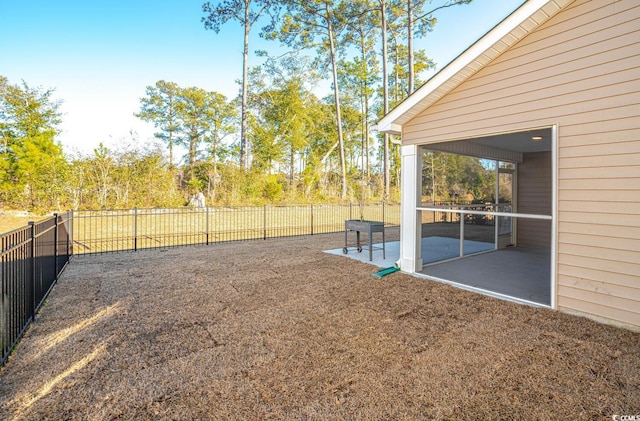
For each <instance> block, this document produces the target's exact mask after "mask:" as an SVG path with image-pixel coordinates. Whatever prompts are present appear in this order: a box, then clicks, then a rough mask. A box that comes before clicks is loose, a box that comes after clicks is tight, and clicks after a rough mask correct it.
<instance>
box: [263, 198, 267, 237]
mask: <svg viewBox="0 0 640 421" xmlns="http://www.w3.org/2000/svg"><path fill="white" fill-rule="evenodd" d="M262 207H263V218H262V228H263V234H264V235H263V239H264V240H266V239H267V205H266V204H265V205H262Z"/></svg>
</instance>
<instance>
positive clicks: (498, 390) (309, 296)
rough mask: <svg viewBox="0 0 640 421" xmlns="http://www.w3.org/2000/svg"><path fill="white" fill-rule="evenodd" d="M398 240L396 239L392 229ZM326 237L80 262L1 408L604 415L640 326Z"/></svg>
mask: <svg viewBox="0 0 640 421" xmlns="http://www.w3.org/2000/svg"><path fill="white" fill-rule="evenodd" d="M388 238H390V239H391V240H397V236H396V237H395V238H393V235H392V234H391V233H390V234H389V235H388ZM343 241H344V236H343V234H341V233H338V234H326V235H325V234H323V235H315V236H306V237H294V238H281V239H272V240H266V241H265V240H257V241H248V242H236V243H227V244H215V245H210V246H201V247H182V248H174V249H157V250H149V251H140V252H137V253H121V254H105V255H97V256H78V257H75V258H74V259H73V260H72V261H71V263H70V265H69V266H68V267H67V269H66V270H65V272H64V273H63V276H62V278H61V279H60V281H59V283H58V284H57V285H56V286H55V287H54V289H53V291H52V293H51V295H50V296H49V298H48V299H47V301H46V303H45V305H44V306H43V307H42V309H41V311H40V313H39V314H38V317H37V319H36V322H35V323H33V324H32V325H31V326H30V327H29V329H28V330H27V332H26V334H25V336H24V337H23V339H22V340H21V341H20V343H19V344H18V346H17V348H16V350H15V352H14V353H13V354H12V355H11V356H10V357H9V359H8V362H7V364H6V365H5V366H4V367H2V368H0V419H101V420H102V419H225V420H227V419H249V420H263V419H309V420H311V419H368V420H369V419H519V418H531V416H532V415H533V416H534V417H535V418H539V419H555V418H557V417H558V414H561V415H562V417H566V418H571V419H602V418H609V419H611V416H612V415H614V414H635V413H637V411H638V402H640V388H639V387H638V385H639V384H640V334H638V333H634V332H631V331H627V330H623V329H618V328H615V327H612V326H606V325H603V324H599V323H596V322H594V321H591V320H588V319H586V318H581V317H575V316H570V315H567V314H562V313H558V312H554V311H551V310H549V309H545V308H535V307H530V306H523V305H518V304H516V303H513V302H507V301H504V300H498V299H495V298H491V297H488V296H484V295H480V294H476V293H472V292H469V291H465V290H462V289H459V288H453V287H452V286H450V285H447V284H444V283H439V282H432V281H429V280H426V279H420V278H416V277H412V276H408V275H406V274H403V273H399V272H398V273H394V274H391V275H388V276H386V277H384V278H374V277H372V276H371V273H372V271H373V268H372V266H371V265H368V264H364V263H361V262H357V261H353V260H349V259H345V258H344V257H338V256H333V255H330V254H327V253H323V250H327V249H335V248H341V247H342V245H343Z"/></svg>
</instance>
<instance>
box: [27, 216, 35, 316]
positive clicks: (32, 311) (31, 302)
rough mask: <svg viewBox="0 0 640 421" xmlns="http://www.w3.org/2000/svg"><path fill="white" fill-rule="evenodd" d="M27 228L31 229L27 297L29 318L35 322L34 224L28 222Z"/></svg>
mask: <svg viewBox="0 0 640 421" xmlns="http://www.w3.org/2000/svg"><path fill="white" fill-rule="evenodd" d="M29 226H30V227H31V229H30V230H29V231H30V235H31V256H30V258H31V264H30V265H29V266H31V282H30V285H31V291H30V295H31V296H30V297H29V305H30V308H29V316H31V319H32V320H36V223H35V222H34V221H29Z"/></svg>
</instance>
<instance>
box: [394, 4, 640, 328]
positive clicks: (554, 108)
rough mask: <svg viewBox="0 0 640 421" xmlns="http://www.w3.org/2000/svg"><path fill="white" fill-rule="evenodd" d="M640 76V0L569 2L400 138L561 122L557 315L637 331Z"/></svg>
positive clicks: (430, 138) (437, 138)
mask: <svg viewBox="0 0 640 421" xmlns="http://www.w3.org/2000/svg"><path fill="white" fill-rule="evenodd" d="M639 69H640V2H638V1H637V0H619V1H615V0H593V1H589V0H576V1H575V2H573V3H571V4H570V5H569V6H567V7H566V8H565V9H564V10H562V11H560V12H559V13H558V14H557V15H556V16H554V17H552V18H551V19H550V20H549V21H547V22H546V23H544V24H543V25H541V26H540V27H539V28H538V29H536V30H535V31H534V32H533V33H531V34H530V35H528V36H527V37H525V38H524V39H523V40H521V41H520V42H519V43H518V44H516V45H514V46H513V47H512V48H511V49H509V50H507V51H505V52H504V53H503V54H502V55H501V56H499V57H498V58H497V59H495V60H494V61H493V62H491V63H489V64H488V65H487V66H485V67H484V68H482V69H481V70H479V71H478V72H477V73H476V74H475V75H473V76H472V77H471V78H469V79H468V80H467V81H465V82H464V83H462V84H461V85H460V86H458V87H457V88H456V89H454V90H453V91H451V92H450V93H449V94H447V95H446V96H444V97H443V98H442V99H441V100H440V101H438V102H436V103H435V104H433V105H432V106H431V107H429V108H428V109H427V110H425V111H424V112H422V113H420V114H419V115H417V116H416V117H415V118H414V119H413V120H411V121H410V122H408V123H406V124H405V125H404V126H403V133H402V141H403V144H425V143H426V144H428V143H439V142H447V141H454V140H461V139H469V138H473V137H480V136H487V135H489V134H498V133H509V132H515V131H519V130H527V129H531V128H537V127H549V126H551V125H557V127H558V131H557V134H558V148H557V158H558V159H557V188H558V191H557V200H558V203H557V206H558V207H557V209H558V213H557V241H558V246H557V263H556V265H557V266H556V271H557V297H556V298H557V301H556V303H557V307H558V308H559V309H561V310H563V311H567V312H571V313H580V314H583V315H587V316H590V317H593V318H596V319H598V320H607V321H609V322H611V323H614V324H616V323H619V324H623V325H626V326H635V327H636V328H640V302H639V301H638V291H640V71H639ZM519 211H521V212H524V209H523V208H522V207H521V206H520V207H519ZM521 224H522V223H521ZM523 228H524V227H523V226H522V225H520V226H519V227H518V229H519V230H520V229H523Z"/></svg>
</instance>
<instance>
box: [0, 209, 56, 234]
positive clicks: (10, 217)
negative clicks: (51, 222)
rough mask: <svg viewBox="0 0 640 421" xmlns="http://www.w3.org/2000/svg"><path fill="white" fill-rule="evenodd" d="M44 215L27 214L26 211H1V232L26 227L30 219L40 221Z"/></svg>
mask: <svg viewBox="0 0 640 421" xmlns="http://www.w3.org/2000/svg"><path fill="white" fill-rule="evenodd" d="M44 218H46V217H44V216H34V215H25V214H24V213H22V212H20V213H12V212H7V211H2V212H0V234H4V233H5V232H9V231H13V230H15V229H18V228H21V227H24V226H25V225H27V224H28V223H29V221H39V220H41V219H44Z"/></svg>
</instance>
